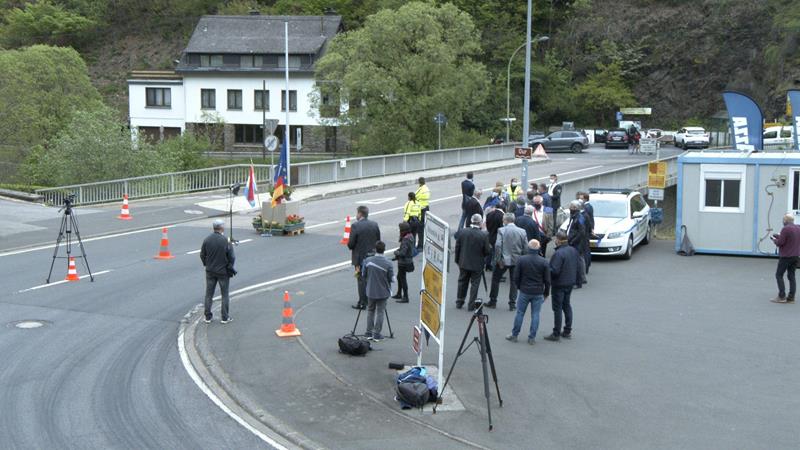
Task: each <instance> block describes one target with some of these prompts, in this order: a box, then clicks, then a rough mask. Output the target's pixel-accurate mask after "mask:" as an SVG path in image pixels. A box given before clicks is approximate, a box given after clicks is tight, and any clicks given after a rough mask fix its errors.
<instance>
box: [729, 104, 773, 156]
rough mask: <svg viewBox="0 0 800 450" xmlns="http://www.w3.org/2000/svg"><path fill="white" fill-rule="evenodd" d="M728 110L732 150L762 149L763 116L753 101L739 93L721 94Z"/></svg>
mask: <svg viewBox="0 0 800 450" xmlns="http://www.w3.org/2000/svg"><path fill="white" fill-rule="evenodd" d="M722 98H723V99H725V106H726V107H727V108H728V117H729V118H730V119H729V120H730V128H731V133H732V136H733V139H731V141H733V148H735V149H736V150H742V151H745V150H763V149H764V114H763V113H762V112H761V108H759V107H758V105H757V104H756V102H755V101H753V99H752V98H750V97H748V96H747V95H744V94H741V93H739V92H733V91H725V92H723V93H722Z"/></svg>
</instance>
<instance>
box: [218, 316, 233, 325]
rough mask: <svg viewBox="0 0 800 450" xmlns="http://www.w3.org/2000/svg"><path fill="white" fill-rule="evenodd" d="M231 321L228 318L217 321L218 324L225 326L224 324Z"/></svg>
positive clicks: (230, 318)
mask: <svg viewBox="0 0 800 450" xmlns="http://www.w3.org/2000/svg"><path fill="white" fill-rule="evenodd" d="M231 321H233V317H228V318H227V319H222V320H220V321H219V323H221V324H226V323H228V322H231Z"/></svg>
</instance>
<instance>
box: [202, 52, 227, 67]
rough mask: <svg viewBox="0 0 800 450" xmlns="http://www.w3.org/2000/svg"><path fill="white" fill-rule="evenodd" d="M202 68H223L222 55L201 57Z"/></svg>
mask: <svg viewBox="0 0 800 450" xmlns="http://www.w3.org/2000/svg"><path fill="white" fill-rule="evenodd" d="M200 67H222V55H200Z"/></svg>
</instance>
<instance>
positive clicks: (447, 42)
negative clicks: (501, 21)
mask: <svg viewBox="0 0 800 450" xmlns="http://www.w3.org/2000/svg"><path fill="white" fill-rule="evenodd" d="M479 51H480V35H479V32H478V31H477V30H476V29H475V26H474V25H473V23H472V19H470V17H469V15H468V14H466V13H464V12H462V11H460V10H459V9H458V8H456V7H455V6H453V5H451V4H446V5H442V6H439V7H437V6H434V5H432V4H429V3H421V2H412V3H409V4H407V5H405V6H403V7H401V8H399V9H398V10H396V11H390V10H382V11H380V12H378V13H377V14H374V15H372V16H370V17H369V18H368V19H367V21H366V23H365V24H364V26H363V27H362V28H360V29H357V30H354V31H350V32H346V33H344V34H340V35H339V36H337V37H336V38H334V39H333V41H332V42H331V44H330V47H329V49H328V52H327V53H326V54H325V56H324V57H323V58H322V59H321V60H320V61H319V62H318V64H317V78H318V84H317V85H318V86H319V90H320V91H319V92H318V95H317V98H316V100H317V102H318V103H322V104H324V103H326V102H327V101H328V100H330V99H334V98H339V99H340V100H341V101H342V102H345V103H347V104H348V105H349V109H348V111H347V112H346V113H344V115H343V116H342V117H340V120H341V121H342V122H343V123H345V124H347V125H349V126H351V127H352V129H351V131H352V136H353V144H354V147H355V148H356V149H357V150H358V151H360V152H362V153H395V152H399V151H408V150H412V149H421V148H431V147H433V146H434V145H435V144H436V137H437V129H436V125H435V124H434V123H433V117H434V115H435V114H436V113H438V112H443V113H444V114H445V115H446V116H447V118H448V120H449V124H448V128H450V127H455V128H460V127H461V126H462V123H463V121H464V117H465V115H466V114H468V113H469V112H470V111H471V110H473V109H478V108H481V107H482V105H483V103H484V101H485V98H486V88H487V84H488V81H487V74H486V70H485V68H484V66H483V65H482V64H480V63H478V62H476V61H475V60H474V57H475V56H476V55H477V54H478V53H479ZM334 103H336V102H335V101H334Z"/></svg>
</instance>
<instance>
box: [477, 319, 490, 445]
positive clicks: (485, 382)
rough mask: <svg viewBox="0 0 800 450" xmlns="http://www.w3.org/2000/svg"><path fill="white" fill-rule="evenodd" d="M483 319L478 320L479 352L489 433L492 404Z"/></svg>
mask: <svg viewBox="0 0 800 450" xmlns="http://www.w3.org/2000/svg"><path fill="white" fill-rule="evenodd" d="M485 326H486V325H485V324H484V323H483V320H482V319H478V350H479V351H480V352H481V368H482V369H483V396H484V397H486V412H487V413H488V414H489V431H492V428H493V426H492V402H491V398H490V397H491V394H490V393H489V369H488V368H487V367H486V328H485Z"/></svg>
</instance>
